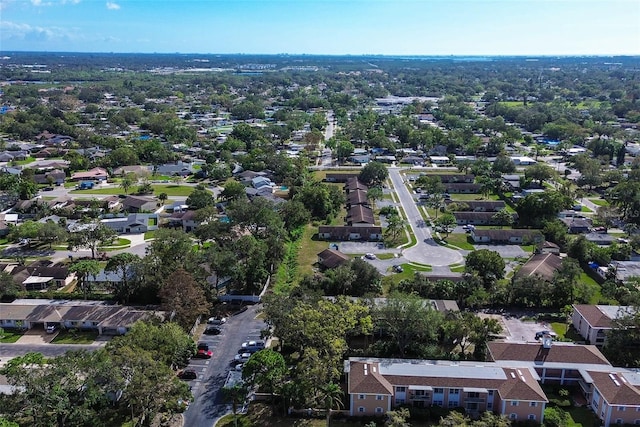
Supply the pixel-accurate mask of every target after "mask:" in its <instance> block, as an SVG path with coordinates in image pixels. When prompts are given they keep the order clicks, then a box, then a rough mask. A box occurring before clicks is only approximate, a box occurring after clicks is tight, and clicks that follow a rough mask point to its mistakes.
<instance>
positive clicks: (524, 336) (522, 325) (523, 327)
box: [502, 316, 551, 342]
mask: <svg viewBox="0 0 640 427" xmlns="http://www.w3.org/2000/svg"><path fill="white" fill-rule="evenodd" d="M502 324H503V325H504V327H505V331H504V334H505V335H507V339H508V340H511V341H529V342H536V339H535V336H536V332H538V331H544V330H551V329H550V326H549V324H547V323H544V322H533V321H522V320H520V319H518V318H517V317H512V316H502Z"/></svg>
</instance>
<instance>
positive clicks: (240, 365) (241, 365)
mask: <svg viewBox="0 0 640 427" xmlns="http://www.w3.org/2000/svg"><path fill="white" fill-rule="evenodd" d="M243 367H244V363H238V364H237V365H236V366H235V368H233V369H235V370H236V371H238V372H242V368H243Z"/></svg>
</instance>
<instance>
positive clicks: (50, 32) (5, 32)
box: [0, 21, 73, 42]
mask: <svg viewBox="0 0 640 427" xmlns="http://www.w3.org/2000/svg"><path fill="white" fill-rule="evenodd" d="M72 38H73V34H72V33H71V32H69V29H65V28H60V27H39V26H32V25H29V24H22V23H17V22H9V21H5V22H3V23H2V32H0V39H1V40H27V41H31V42H44V41H50V40H60V39H66V40H69V39H72Z"/></svg>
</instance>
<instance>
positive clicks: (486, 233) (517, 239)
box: [454, 212, 544, 245]
mask: <svg viewBox="0 0 640 427" xmlns="http://www.w3.org/2000/svg"><path fill="white" fill-rule="evenodd" d="M458 213H464V212H454V215H455V214H458ZM468 213H476V214H480V213H481V214H484V213H485V212H468ZM486 213H487V214H489V215H493V213H491V212H486ZM471 238H472V239H473V241H474V242H475V243H506V244H513V245H521V244H523V243H538V242H542V241H543V240H544V236H543V235H542V233H540V231H538V230H525V229H501V230H478V229H474V230H471Z"/></svg>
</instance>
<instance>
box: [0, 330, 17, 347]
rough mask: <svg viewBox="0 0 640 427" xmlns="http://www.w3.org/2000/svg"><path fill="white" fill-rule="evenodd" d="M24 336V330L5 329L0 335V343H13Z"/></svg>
mask: <svg viewBox="0 0 640 427" xmlns="http://www.w3.org/2000/svg"><path fill="white" fill-rule="evenodd" d="M21 336H22V332H19V331H13V330H6V329H5V330H4V332H3V333H2V334H1V335H0V343H3V344H13V343H14V342H16V341H18V340H19V339H20V337H21Z"/></svg>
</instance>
